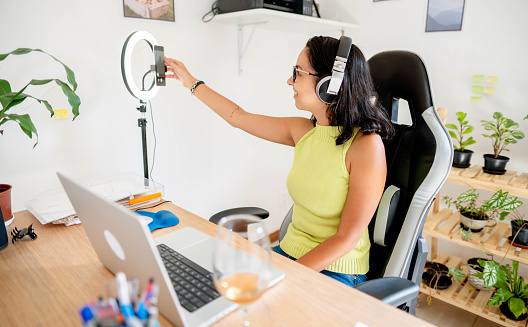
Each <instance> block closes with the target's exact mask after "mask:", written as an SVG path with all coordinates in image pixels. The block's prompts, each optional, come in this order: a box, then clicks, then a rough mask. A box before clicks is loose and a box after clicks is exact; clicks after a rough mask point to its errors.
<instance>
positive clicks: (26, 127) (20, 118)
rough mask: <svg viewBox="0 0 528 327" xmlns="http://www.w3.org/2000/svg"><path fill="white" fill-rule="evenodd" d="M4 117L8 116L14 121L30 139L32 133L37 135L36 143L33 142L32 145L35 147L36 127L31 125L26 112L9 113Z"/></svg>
mask: <svg viewBox="0 0 528 327" xmlns="http://www.w3.org/2000/svg"><path fill="white" fill-rule="evenodd" d="M6 117H8V118H9V119H10V120H13V121H16V122H17V123H18V125H19V126H20V128H21V129H22V131H23V132H24V133H26V135H27V136H29V138H31V139H32V138H33V134H35V136H36V137H37V143H35V145H33V147H35V146H36V145H37V144H38V134H37V128H36V127H35V125H33V122H32V121H31V118H30V117H29V115H28V114H25V115H17V114H10V115H6Z"/></svg>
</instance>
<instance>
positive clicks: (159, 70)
mask: <svg viewBox="0 0 528 327" xmlns="http://www.w3.org/2000/svg"><path fill="white" fill-rule="evenodd" d="M154 60H155V62H156V85H157V86H165V72H166V71H167V67H165V58H164V51H163V47H162V46H161V45H155V46H154Z"/></svg>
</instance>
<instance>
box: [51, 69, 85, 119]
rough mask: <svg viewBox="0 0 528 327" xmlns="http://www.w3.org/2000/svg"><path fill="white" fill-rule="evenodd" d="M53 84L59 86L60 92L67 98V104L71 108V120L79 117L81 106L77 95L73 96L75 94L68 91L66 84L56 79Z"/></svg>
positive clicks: (70, 90)
mask: <svg viewBox="0 0 528 327" xmlns="http://www.w3.org/2000/svg"><path fill="white" fill-rule="evenodd" d="M55 82H57V84H58V85H60V87H61V88H62V92H63V93H64V95H66V96H67V97H68V102H69V103H70V105H71V107H72V113H73V119H75V118H76V117H77V116H79V106H80V105H81V99H80V98H79V97H78V96H77V94H75V92H73V91H72V89H70V87H69V86H68V84H66V83H64V82H63V81H61V80H58V79H56V80H55Z"/></svg>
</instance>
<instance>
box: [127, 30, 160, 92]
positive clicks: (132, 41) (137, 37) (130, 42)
mask: <svg viewBox="0 0 528 327" xmlns="http://www.w3.org/2000/svg"><path fill="white" fill-rule="evenodd" d="M142 40H145V41H146V42H147V43H148V45H149V46H150V49H151V50H153V49H154V46H157V45H158V41H156V39H155V38H154V36H153V35H152V34H150V33H149V32H145V31H137V32H134V33H132V34H130V36H129V37H128V38H127V39H126V41H125V44H124V45H123V51H122V52H121V74H122V75H123V81H124V82H125V86H126V88H127V89H128V91H129V92H130V94H132V95H133V96H134V97H135V98H137V99H139V100H141V101H144V102H147V101H149V100H150V99H152V98H153V97H154V96H155V95H156V94H157V93H158V91H159V86H158V85H157V84H155V85H154V86H153V87H152V88H151V89H150V90H146V91H143V90H140V89H139V88H138V87H137V86H136V83H135V82H134V78H133V76H132V52H133V50H134V47H135V46H136V44H137V43H138V42H139V41H142ZM153 58H154V54H153ZM154 61H155V58H154Z"/></svg>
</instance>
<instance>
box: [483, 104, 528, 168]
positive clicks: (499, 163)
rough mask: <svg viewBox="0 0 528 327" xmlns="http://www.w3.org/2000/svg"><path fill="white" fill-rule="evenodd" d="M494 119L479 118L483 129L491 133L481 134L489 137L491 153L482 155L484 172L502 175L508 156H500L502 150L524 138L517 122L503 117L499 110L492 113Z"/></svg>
mask: <svg viewBox="0 0 528 327" xmlns="http://www.w3.org/2000/svg"><path fill="white" fill-rule="evenodd" d="M493 119H494V120H490V121H488V120H481V121H480V122H481V123H482V126H484V129H486V130H488V131H491V133H492V134H489V135H488V134H482V135H483V136H485V137H488V138H490V139H491V144H492V146H493V154H485V155H484V167H483V170H484V172H486V173H488V174H495V175H502V174H504V173H505V172H506V164H507V163H508V161H509V160H510V158H508V157H505V156H501V155H500V154H501V152H502V151H510V149H507V148H506V147H507V146H508V145H510V144H515V143H517V140H520V139H522V138H524V133H523V132H521V131H519V130H518V128H519V124H518V123H516V122H514V121H513V120H511V119H509V118H508V117H505V116H503V115H502V113H500V112H495V113H494V114H493Z"/></svg>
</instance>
